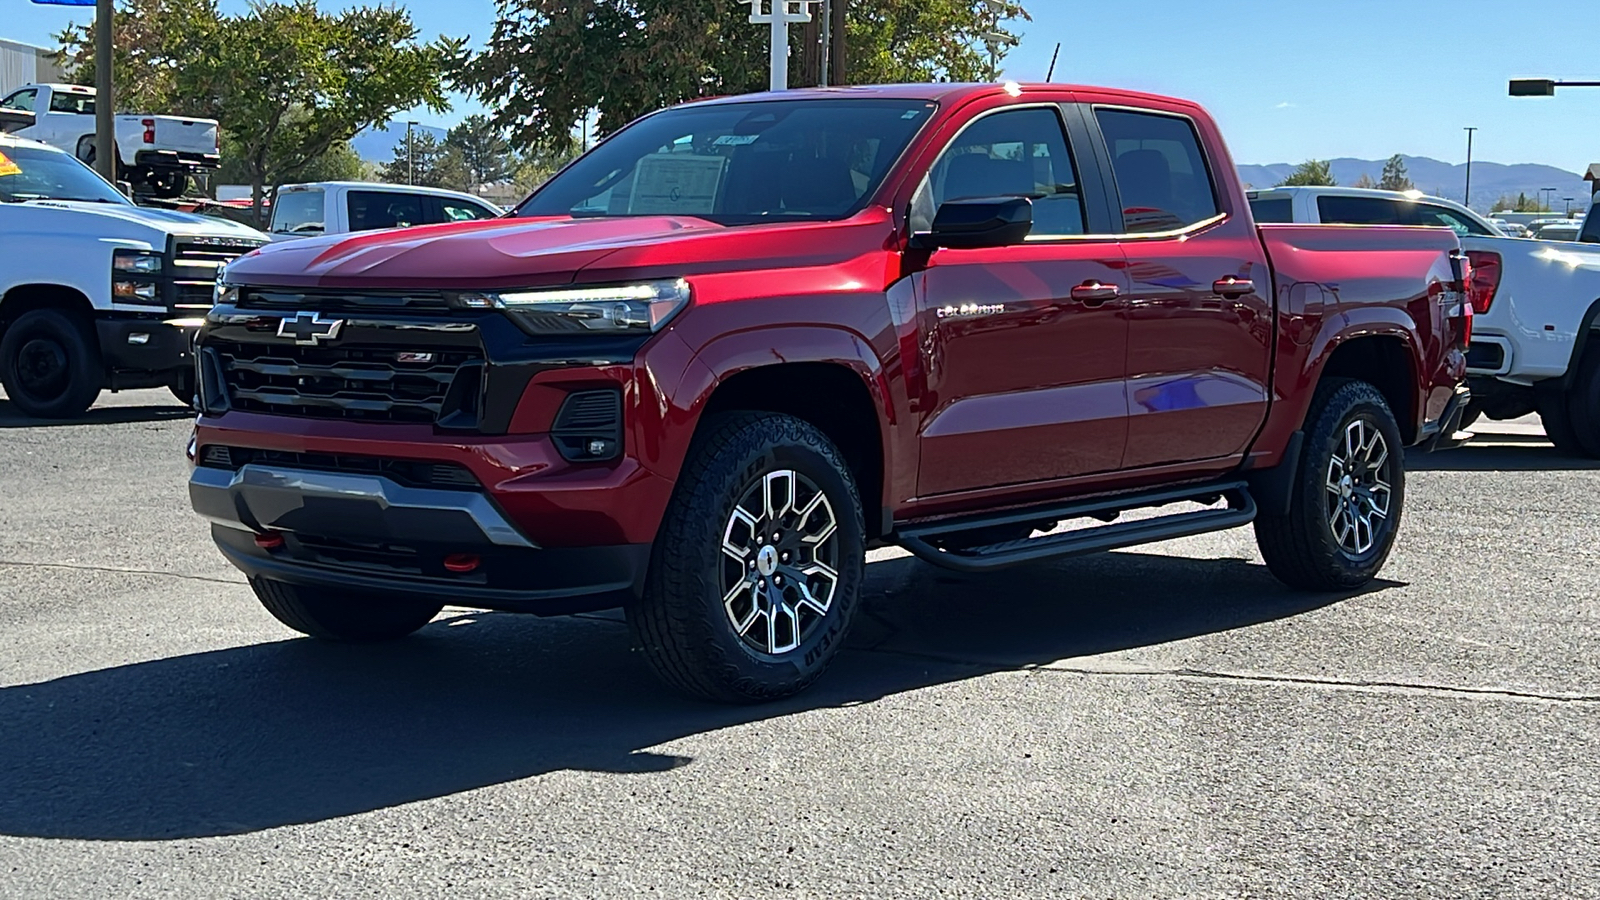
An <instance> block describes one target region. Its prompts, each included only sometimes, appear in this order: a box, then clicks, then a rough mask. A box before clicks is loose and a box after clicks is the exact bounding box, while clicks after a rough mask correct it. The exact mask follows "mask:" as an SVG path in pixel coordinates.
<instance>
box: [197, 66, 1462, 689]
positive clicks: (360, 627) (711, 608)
mask: <svg viewBox="0 0 1600 900" xmlns="http://www.w3.org/2000/svg"><path fill="white" fill-rule="evenodd" d="M1233 173H1234V168H1233V165H1232V163H1231V162H1230V160H1229V158H1228V154H1227V151H1226V149H1225V148H1224V146H1223V143H1222V139H1221V137H1220V135H1219V134H1218V132H1217V128H1216V126H1215V124H1214V123H1213V121H1212V120H1211V118H1210V117H1209V116H1207V115H1206V113H1205V112H1204V111H1203V110H1202V109H1201V108H1200V107H1199V106H1196V105H1195V104H1192V103H1188V102H1184V101H1181V100H1173V99H1166V98H1161V97H1155V96H1148V95H1143V94H1135V93H1129V92H1124V91H1113V90H1105V89H1097V88H1073V87H1064V86H1059V85H1039V86H1019V85H1014V84H1010V85H1004V86H1002V85H966V86H957V85H948V84H936V85H899V86H892V87H852V88H842V89H831V90H830V89H820V90H801V91H790V92H784V93H777V94H757V95H750V96H745V97H735V98H726V99H715V100H707V101H699V102H694V103H690V104H686V105H682V106H678V107H675V108H671V109H667V110H664V111H661V112H658V113H654V114H651V115H648V116H645V117H644V118H642V119H640V120H639V121H637V122H635V123H633V124H631V125H629V126H628V127H626V128H624V129H623V130H621V131H620V132H618V133H616V134H615V135H613V136H611V137H610V138H609V139H607V140H606V141H604V142H602V143H601V144H599V145H598V146H597V147H595V148H594V149H592V150H591V151H590V152H589V153H588V154H586V155H584V156H582V157H580V158H579V159H578V160H576V161H575V162H573V163H572V164H571V165H570V166H568V167H567V168H566V169H565V170H563V171H562V172H560V173H559V174H557V175H556V176H555V177H554V178H552V179H551V180H550V181H549V182H548V183H546V184H545V185H544V186H543V187H541V188H540V189H539V190H537V191H536V192H535V193H534V194H532V195H531V196H530V197H529V198H528V199H527V200H526V201H524V202H523V203H522V204H521V206H520V207H519V208H517V209H516V210H515V211H514V212H513V214H512V217H511V218H507V219H500V220H494V221H488V222H463V223H456V224H444V225H437V226H430V227H424V228H415V229H410V230H406V231H392V232H377V233H368V234H360V235H354V236H337V237H328V238H310V239H307V240H303V241H294V242H288V243H282V244H273V245H271V246H269V247H266V248H263V249H262V250H260V251H258V252H256V253H252V254H250V255H248V256H246V257H244V258H242V259H240V260H238V261H237V262H235V263H234V264H232V265H231V266H230V267H229V268H228V270H227V273H226V276H225V283H224V284H222V285H220V286H219V291H220V296H219V299H218V303H217V305H216V307H215V308H214V309H213V310H212V312H211V313H210V314H209V315H208V317H207V321H206V324H205V326H204V327H203V329H202V333H201V335H200V336H199V338H198V351H197V363H198V367H199V368H198V371H199V383H200V390H199V402H200V405H201V413H200V416H199V418H198V421H197V423H196V427H195V433H194V438H193V440H192V442H191V444H190V447H189V454H190V456H191V459H192V462H193V464H194V468H193V472H192V476H191V481H190V495H191V499H192V502H193V505H194V507H195V509H196V510H197V511H198V512H199V513H200V514H202V515H203V516H205V517H207V518H209V519H210V520H211V522H212V523H213V529H212V533H213V535H214V537H215V540H216V543H217V545H218V547H219V548H220V549H221V551H222V552H223V554H224V555H225V556H226V557H227V558H228V559H229V560H230V561H231V562H232V563H233V564H234V565H236V566H237V567H238V568H240V569H241V570H243V571H244V572H245V573H246V575H247V576H248V578H249V581H250V584H251V585H252V586H253V588H254V590H255V593H256V595H257V597H258V598H259V599H260V601H261V602H262V604H263V605H265V607H266V608H267V610H269V611H270V612H271V613H272V614H273V615H275V616H276V617H277V618H278V619H279V620H280V621H282V622H283V623H285V624H286V625H288V626H289V627H290V628H293V629H297V630H299V631H301V632H303V633H306V634H310V635H314V636H317V637H322V638H331V639H337V640H376V639H385V638H394V637H399V636H401V635H405V634H408V633H410V632H412V631H415V630H416V629H419V628H421V627H422V626H423V625H425V624H426V623H427V622H428V621H429V620H430V619H432V618H433V616H435V615H436V614H437V613H438V612H439V611H440V609H441V608H442V606H443V604H445V603H447V602H448V603H450V604H453V605H464V606H471V607H482V608H490V609H496V610H510V611H521V612H530V613H539V614H559V613H571V612H577V611H583V610H593V609H600V608H607V607H618V606H621V607H624V608H625V609H626V614H627V618H628V621H629V623H630V627H631V630H632V633H633V635H634V638H635V640H636V642H637V644H638V646H639V647H640V648H642V651H643V655H644V657H645V658H646V659H648V660H649V661H650V663H651V664H652V666H653V667H654V668H655V669H656V670H657V672H658V673H659V674H660V675H662V676H663V677H664V678H665V679H666V680H667V681H669V682H670V683H672V684H673V685H675V686H677V687H678V688H681V689H683V690H685V691H687V692H689V693H691V694H694V695H698V696H703V697H707V698H713V699H718V700H725V701H735V702H737V701H758V700H766V699H771V698H776V697H781V696H785V695H788V694H792V693H794V692H796V691H799V690H801V689H803V688H804V687H806V686H807V685H808V684H810V683H811V682H812V681H813V680H814V679H815V678H816V677H817V676H818V675H819V673H820V672H821V671H822V670H823V668H824V666H826V665H827V663H828V661H829V660H830V658H832V657H833V656H834V654H836V653H837V652H838V650H839V648H840V646H841V644H842V642H843V640H844V637H845V634H846V631H847V629H848V627H849V624H850V620H851V616H852V615H853V614H854V613H855V612H856V608H857V606H858V605H859V604H860V602H861V593H862V581H863V577H864V572H863V570H864V555H865V552H866V551H867V550H868V549H869V548H871V547H874V546H882V545H890V544H897V545H899V546H902V547H904V548H906V549H908V550H909V551H910V552H912V553H914V554H915V555H916V556H918V557H920V558H921V559H923V560H926V561H927V562H929V563H932V564H934V565H938V566H946V567H949V568H952V569H956V570H961V571H967V572H976V571H985V570H991V569H996V568H999V567H1002V566H1009V565H1015V564H1019V563H1028V562H1034V561H1039V560H1046V559H1053V558H1057V557H1064V556H1069V555H1073V554H1080V553H1087V552H1093V551H1100V550H1107V549H1111V548H1116V547H1124V546H1130V545H1135V544H1141V543H1145V542H1150V541H1159V540H1165V539H1168V538H1174V537H1179V536H1183V535H1190V534H1196V533H1200V532H1207V531H1213V530H1218V529H1225V528H1233V527H1237V526H1243V525H1247V524H1250V523H1252V522H1253V523H1254V525H1255V529H1256V533H1257V535H1258V537H1259V541H1260V545H1261V550H1262V553H1263V555H1264V556H1265V558H1266V561H1267V564H1268V566H1269V567H1270V568H1271V570H1272V571H1273V572H1274V573H1275V574H1277V575H1278V576H1279V577H1280V578H1282V579H1283V580H1284V581H1286V582H1288V583H1289V584H1290V585H1293V586H1296V587H1300V588H1305V589H1312V590H1341V589H1348V588H1351V587H1354V586H1357V585H1360V584H1363V583H1365V582H1366V581H1368V580H1369V579H1371V578H1372V577H1373V576H1374V574H1375V573H1376V572H1377V571H1378V570H1379V568H1380V567H1381V566H1382V565H1383V563H1384V560H1385V558H1386V557H1387V555H1388V553H1389V551H1390V548H1391V546H1392V545H1393V543H1394V540H1395V535H1396V533H1397V531H1398V529H1399V527H1400V519H1401V513H1402V509H1403V507H1404V501H1405V471H1404V468H1403V460H1402V454H1403V451H1404V449H1405V448H1406V447H1412V446H1416V445H1424V446H1442V445H1447V444H1448V443H1449V442H1450V441H1452V440H1453V439H1454V438H1455V435H1456V432H1455V423H1456V421H1457V419H1458V418H1459V416H1460V412H1461V409H1462V404H1463V402H1464V399H1465V396H1466V394H1465V391H1464V388H1463V387H1462V386H1461V381H1462V378H1463V375H1464V371H1465V356H1464V352H1463V351H1464V349H1465V347H1466V346H1467V340H1468V337H1469V335H1468V332H1469V330H1470V325H1471V319H1470V313H1471V308H1470V297H1468V296H1467V293H1466V292H1467V291H1468V290H1469V286H1468V285H1469V283H1470V282H1469V279H1470V273H1469V272H1467V271H1466V270H1465V269H1464V266H1465V261H1464V260H1463V259H1462V258H1461V257H1460V256H1459V252H1458V244H1457V241H1456V237H1455V235H1454V234H1452V233H1451V232H1450V231H1448V230H1446V229H1423V228H1379V227H1374V228H1338V227H1327V226H1300V225H1281V226H1268V227H1259V228H1258V227H1257V226H1256V224H1255V223H1254V221H1253V220H1252V219H1251V215H1250V210H1249V206H1248V205H1247V204H1246V202H1245V196H1244V191H1243V190H1242V189H1241V187H1240V185H1239V183H1238V181H1237V179H1236V178H1235V176H1234V174H1233ZM1152 511H1153V512H1152ZM1068 520H1071V521H1073V522H1075V523H1082V524H1084V525H1086V526H1087V527H1075V528H1067V529H1062V528H1057V523H1061V522H1064V521H1068Z"/></svg>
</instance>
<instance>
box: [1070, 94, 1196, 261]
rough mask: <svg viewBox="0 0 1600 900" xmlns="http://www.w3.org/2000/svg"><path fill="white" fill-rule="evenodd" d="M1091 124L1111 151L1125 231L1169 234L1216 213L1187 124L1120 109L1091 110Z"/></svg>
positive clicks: (1192, 126)
mask: <svg viewBox="0 0 1600 900" xmlns="http://www.w3.org/2000/svg"><path fill="white" fill-rule="evenodd" d="M1095 118H1096V119H1097V120H1098V121H1099V123H1100V131H1101V133H1102V134H1104V135H1105V139H1106V149H1108V150H1110V151H1111V168H1112V171H1113V172H1114V173H1115V174H1116V177H1117V192H1118V194H1119V195H1120V196H1121V197H1122V222H1123V228H1124V229H1125V230H1126V231H1128V232H1131V233H1141V232H1153V231H1175V230H1177V229H1179V228H1184V227H1186V226H1189V225H1193V224H1194V223H1196V222H1201V221H1204V220H1206V219H1209V218H1211V217H1213V216H1215V215H1217V213H1218V212H1220V211H1221V210H1220V208H1219V207H1218V206H1217V193H1216V190H1215V189H1214V188H1213V187H1212V185H1211V175H1210V173H1209V171H1208V170H1207V169H1206V161H1205V155H1204V154H1202V153H1201V151H1200V138H1199V136H1198V135H1196V134H1195V131H1194V125H1193V124H1192V123H1190V122H1189V120H1187V119H1182V118H1178V117H1176V116H1164V115H1158V114H1155V113H1144V112H1131V111H1128V110H1121V109H1099V110H1095Z"/></svg>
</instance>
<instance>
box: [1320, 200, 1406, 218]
mask: <svg viewBox="0 0 1600 900" xmlns="http://www.w3.org/2000/svg"><path fill="white" fill-rule="evenodd" d="M1407 205H1408V204H1402V203H1401V202H1400V201H1398V200H1390V199H1388V198H1387V197H1339V196H1326V197H1318V198H1317V218H1318V219H1319V220H1320V221H1322V222H1323V223H1324V224H1328V225H1415V224H1417V222H1416V220H1415V219H1412V218H1411V217H1410V216H1408V215H1407V211H1406V209H1405V207H1406V206H1407Z"/></svg>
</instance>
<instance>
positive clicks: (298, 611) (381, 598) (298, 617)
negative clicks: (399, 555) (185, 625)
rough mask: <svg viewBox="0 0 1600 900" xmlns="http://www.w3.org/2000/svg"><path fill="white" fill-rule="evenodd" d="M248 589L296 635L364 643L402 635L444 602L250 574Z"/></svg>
mask: <svg viewBox="0 0 1600 900" xmlns="http://www.w3.org/2000/svg"><path fill="white" fill-rule="evenodd" d="M250 588H251V590H253V591H255V592H256V599H258V600H260V601H261V605H262V606H264V607H266V609H267V612H269V613H272V616H273V618H275V619H277V620H278V621H279V622H282V623H283V624H285V625H287V626H289V627H290V628H293V629H294V630H295V631H298V632H300V633H301V634H306V635H310V636H311V637H314V638H322V639H324V640H330V641H347V642H351V643H365V642H372V641H390V640H394V639H396V638H403V637H405V636H406V635H408V634H411V633H412V632H414V631H416V630H417V629H419V628H421V627H422V626H424V625H426V624H428V623H429V622H431V621H433V617H434V616H436V615H438V614H439V610H441V609H444V603H442V602H440V601H435V600H428V599H421V598H416V597H411V596H406V595H399V596H386V595H382V594H367V593H361V592H357V591H342V590H334V589H332V588H323V587H308V586H306V585H300V584H289V583H288V582H285V581H276V580H274V579H271V578H252V579H250Z"/></svg>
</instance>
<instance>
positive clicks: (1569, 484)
mask: <svg viewBox="0 0 1600 900" xmlns="http://www.w3.org/2000/svg"><path fill="white" fill-rule="evenodd" d="M188 431H189V423H188V417H187V414H186V411H184V410H182V409H180V408H176V407H174V406H172V405H171V401H170V399H169V398H168V395H167V394H166V393H165V392H154V391H142V392H133V393H129V394H123V395H118V396H110V395H108V396H106V397H104V398H103V399H102V401H101V404H100V405H98V406H97V407H96V408H95V409H93V410H91V412H90V413H89V414H88V415H87V416H86V417H85V418H84V419H83V420H82V421H80V422H77V423H73V424H65V425H52V426H48V427H46V426H39V425H37V424H36V423H28V422H25V421H23V420H20V419H19V418H17V416H16V414H15V412H14V410H12V409H11V408H10V407H9V406H8V405H7V404H6V403H4V401H3V400H0V635H3V637H4V640H3V648H4V649H3V650H0V895H3V896H5V897H51V898H62V897H118V898H123V897H127V898H135V897H157V896H195V897H267V896H272V897H289V896H294V897H302V896H303V897H312V896H315V897H362V896H374V897H398V896H441V897H442V896H452V897H476V896H504V897H519V898H521V897H608V898H619V897H633V896H661V897H698V896H708V897H728V898H754V897H818V898H834V897H841V898H842V897H916V898H926V897H947V896H948V897H992V898H1001V897H1095V898H1112V897H1114V898H1152V897H1170V898H1176V897H1236V896H1237V897H1328V896H1339V897H1344V898H1350V897H1375V898H1378V897H1382V898H1392V897H1413V896H1415V897H1513V896H1514V897H1551V898H1556V897H1559V898H1567V897H1590V896H1600V852H1596V850H1595V848H1596V847H1597V846H1600V664H1597V662H1596V659H1597V650H1600V602H1597V597H1600V566H1597V565H1596V561H1597V554H1600V550H1597V548H1600V467H1596V466H1594V465H1591V464H1587V463H1582V462H1578V461H1573V460H1567V459H1562V458H1559V457H1557V456H1555V455H1554V452H1553V451H1552V449H1551V448H1550V447H1549V446H1548V445H1547V444H1546V443H1544V441H1543V437H1542V434H1541V432H1540V431H1539V429H1538V425H1537V420H1525V421H1521V422H1517V423H1489V424H1488V425H1487V426H1486V427H1484V428H1482V429H1481V434H1480V438H1479V440H1478V441H1477V442H1476V443H1474V444H1472V445H1469V446H1468V447H1466V448H1463V449H1461V450H1457V451H1453V452H1451V453H1449V454H1447V455H1439V456H1435V457H1432V458H1423V459H1420V460H1416V461H1415V465H1414V466H1413V468H1412V471H1411V473H1410V475H1409V487H1408V497H1407V501H1408V508H1407V511H1406V520H1405V525H1404V527H1403V530H1402V534H1401V538H1400V542H1399V545H1398V548H1397V550H1396V552H1395V554H1394V556H1393V557H1392V559H1391V561H1390V564H1389V566H1388V568H1387V569H1386V570H1385V573H1384V576H1385V577H1384V580H1382V581H1381V582H1379V583H1377V584H1375V585H1373V586H1372V587H1371V588H1369V589H1368V590H1366V591H1363V592H1361V593H1358V594H1355V595H1337V596H1334V595H1304V594H1295V593H1291V592H1289V591H1287V590H1286V589H1284V588H1282V587H1280V586H1279V585H1278V583H1277V582H1276V581H1274V580H1273V579H1272V577H1271V576H1270V575H1268V574H1267V572H1266V570H1265V568H1264V567H1263V566H1262V565H1261V562H1260V558H1259V556H1258V554H1257V553H1256V551H1255V545H1254V540H1253V537H1252V535H1251V533H1250V531H1249V530H1248V529H1245V530H1239V531H1232V532H1226V533H1223V534H1220V535H1213V536H1208V537H1203V538H1194V539H1186V540H1182V541H1175V542H1172V543H1168V544H1161V545H1157V546H1154V547H1149V548H1141V549H1140V550H1138V551H1136V552H1124V553H1115V554H1110V555H1107V556H1103V557H1098V558H1090V559H1082V560H1074V561H1068V562H1063V563H1057V564H1052V565H1043V566H1038V567H1033V568H1026V569H1017V570H1012V571H1010V572H1008V573H1006V574H1003V575H999V576H990V577H988V578H966V577H961V576H955V575H952V574H949V573H945V572H942V571H940V570H937V569H933V568H930V567H928V566H926V565H924V564H922V563H919V562H915V561H913V560H911V559H908V558H905V557H904V556H902V555H898V554H893V553H880V554H878V555H877V557H878V558H876V561H875V562H873V563H872V565H870V566H869V569H868V571H869V575H870V582H869V585H868V604H867V610H866V615H865V617H864V618H863V619H861V620H859V621H858V622H857V626H856V630H855V632H854V634H853V640H852V644H853V646H852V649H851V650H849V651H848V652H847V653H846V654H845V655H844V656H843V657H841V660H840V662H839V663H838V664H837V665H836V666H835V668H834V669H833V670H832V671H831V672H830V674H829V675H828V676H826V677H825V678H824V679H823V681H822V682H821V683H820V684H819V685H818V686H817V687H816V688H815V689H813V690H812V691H810V692H809V693H807V694H804V695H802V696H801V697H799V698H797V699H795V700H792V701H788V702H785V703H781V704H777V705H773V706H766V707H753V708H725V707H717V706H708V705H704V704H698V703H692V702H689V701H686V700H682V699H679V698H678V697H677V696H676V695H674V694H672V693H670V692H668V691H667V690H666V689H665V688H663V687H662V686H661V685H660V684H658V683H657V682H656V681H655V680H654V678H653V677H652V676H651V675H650V673H649V672H648V671H647V670H646V667H645V664H644V662H643V661H642V660H641V659H639V658H638V656H637V655H636V654H634V653H632V652H631V651H630V649H629V645H628V640H627V635H626V631H625V629H624V628H623V627H622V626H621V625H620V624H619V621H620V619H619V617H618V616H616V615H609V614H608V615H597V616H586V617H582V618H569V619H551V620H540V619H534V618H522V617H514V616H507V615H498V614H494V615H489V614H479V613H475V612H472V611H468V610H456V609H447V610H446V611H445V613H444V614H443V615H441V616H440V618H439V619H438V620H437V621H436V622H435V623H434V624H433V625H431V626H429V627H428V628H426V629H424V630H423V631H422V632H421V633H420V634H419V635H417V636H416V637H414V638H412V639H409V640H406V641H402V642H399V643H397V644H393V645H389V646H383V647H354V648H351V647H337V646H327V645H322V644H318V643H315V642H312V641H310V640H307V639H303V638H299V637H298V636H296V635H294V634H293V633H291V632H289V631H287V630H285V629H284V628H282V627H280V626H279V625H278V624H277V623H276V622H274V621H273V620H272V619H271V618H270V617H269V616H268V615H267V614H266V613H265V612H264V611H263V610H261V609H260V608H259V607H258V606H257V604H256V602H255V600H254V598H253V597H252V596H251V594H250V592H249V590H248V589H247V588H246V587H245V585H244V583H243V579H242V578H241V577H240V576H239V575H238V573H237V572H236V571H234V570H233V569H231V568H230V567H228V566H227V565H226V564H225V563H224V562H223V561H222V558H221V557H220V556H219V555H218V554H217V553H216V551H215V550H214V549H213V548H212V546H211V544H210V541H209V538H208V536H207V532H206V528H205V526H204V525H203V524H202V523H201V522H200V520H198V519H197V518H196V517H194V516H193V515H191V514H190V512H189V509H188V504H187V497H186V493H185V488H184V481H185V478H186V476H187V472H186V466H185V463H184V461H183V456H182V448H183V444H184V441H185V440H186V438H187V436H188Z"/></svg>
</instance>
